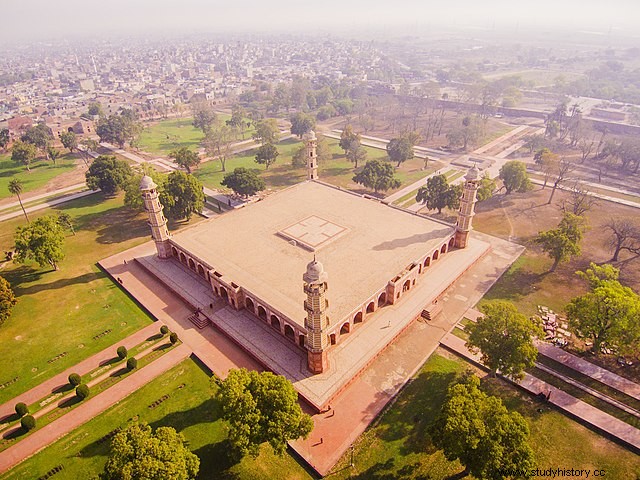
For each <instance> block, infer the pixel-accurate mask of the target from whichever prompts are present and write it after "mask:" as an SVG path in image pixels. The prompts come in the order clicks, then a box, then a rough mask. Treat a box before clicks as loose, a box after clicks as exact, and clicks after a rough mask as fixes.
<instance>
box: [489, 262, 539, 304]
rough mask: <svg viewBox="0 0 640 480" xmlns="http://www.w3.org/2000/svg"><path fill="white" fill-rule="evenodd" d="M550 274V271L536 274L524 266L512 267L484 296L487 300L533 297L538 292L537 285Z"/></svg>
mask: <svg viewBox="0 0 640 480" xmlns="http://www.w3.org/2000/svg"><path fill="white" fill-rule="evenodd" d="M548 274H549V272H548V271H545V272H543V273H535V272H532V271H530V270H528V269H526V268H525V267H523V266H519V267H518V266H512V267H511V268H510V269H509V270H507V271H506V272H505V273H504V274H502V277H500V278H499V279H498V281H497V282H496V283H495V284H494V285H493V287H491V289H490V290H489V291H488V292H487V294H486V295H485V296H484V298H485V299H486V300H510V301H515V300H517V299H519V298H523V297H526V296H528V295H531V294H532V293H534V292H535V291H536V290H538V287H537V285H538V284H539V283H540V282H541V281H542V280H544V278H545V277H546V276H547V275H548Z"/></svg>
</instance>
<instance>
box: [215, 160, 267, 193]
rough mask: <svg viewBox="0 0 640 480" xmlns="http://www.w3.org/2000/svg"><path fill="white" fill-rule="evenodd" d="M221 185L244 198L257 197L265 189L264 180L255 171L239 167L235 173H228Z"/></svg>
mask: <svg viewBox="0 0 640 480" xmlns="http://www.w3.org/2000/svg"><path fill="white" fill-rule="evenodd" d="M220 184H221V185H224V186H225V187H228V188H230V189H231V190H233V191H234V192H235V193H236V194H238V195H242V196H243V197H248V196H250V195H255V194H256V193H258V192H259V191H260V190H264V188H265V184H264V180H263V179H262V178H260V177H259V176H258V174H257V173H256V172H254V171H253V170H249V169H247V168H244V167H238V168H236V169H235V170H234V171H233V172H231V173H227V174H226V175H225V176H224V178H223V179H222V182H220Z"/></svg>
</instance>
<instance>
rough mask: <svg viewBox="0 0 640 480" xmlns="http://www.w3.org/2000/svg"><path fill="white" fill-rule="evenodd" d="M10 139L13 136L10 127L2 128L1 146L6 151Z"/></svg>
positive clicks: (0, 132) (0, 133)
mask: <svg viewBox="0 0 640 480" xmlns="http://www.w3.org/2000/svg"><path fill="white" fill-rule="evenodd" d="M10 141H11V136H10V135H9V129H8V128H2V129H0V148H1V149H2V150H4V151H6V150H7V145H9V142H10Z"/></svg>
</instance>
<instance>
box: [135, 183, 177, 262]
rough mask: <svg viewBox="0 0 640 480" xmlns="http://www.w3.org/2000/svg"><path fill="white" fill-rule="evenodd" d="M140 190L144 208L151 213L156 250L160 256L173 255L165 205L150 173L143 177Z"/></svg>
mask: <svg viewBox="0 0 640 480" xmlns="http://www.w3.org/2000/svg"><path fill="white" fill-rule="evenodd" d="M140 191H141V192H142V199H143V201H144V209H145V210H146V211H147V213H148V214H149V222H148V223H149V226H150V227H151V237H152V238H153V241H154V242H156V250H157V251H158V257H159V258H169V257H171V244H170V243H169V230H167V219H166V218H164V215H163V213H162V210H163V208H164V207H163V206H162V204H161V203H160V200H159V199H158V186H157V185H156V184H155V183H154V182H153V180H152V178H151V177H149V176H148V175H145V176H144V177H142V181H141V182H140Z"/></svg>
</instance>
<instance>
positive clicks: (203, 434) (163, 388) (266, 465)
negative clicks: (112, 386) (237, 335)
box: [0, 359, 311, 480]
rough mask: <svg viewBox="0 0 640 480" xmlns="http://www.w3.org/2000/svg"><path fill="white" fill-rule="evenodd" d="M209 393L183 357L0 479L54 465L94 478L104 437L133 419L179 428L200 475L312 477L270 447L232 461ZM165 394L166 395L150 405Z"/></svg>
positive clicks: (204, 376)
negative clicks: (255, 454)
mask: <svg viewBox="0 0 640 480" xmlns="http://www.w3.org/2000/svg"><path fill="white" fill-rule="evenodd" d="M212 393H213V390H212V387H211V385H210V381H209V374H208V373H207V372H205V371H204V370H203V369H201V367H200V366H199V364H198V363H196V362H195V361H193V360H190V359H189V360H185V361H184V362H182V363H181V364H179V365H177V366H176V367H174V368H173V369H171V370H169V371H168V372H167V373H165V374H163V375H161V376H160V377H158V378H156V379H155V380H153V381H152V382H150V383H149V384H147V385H145V386H144V387H143V388H141V389H140V390H138V391H137V392H135V393H134V394H132V395H130V396H129V397H127V398H126V399H125V400H123V401H122V402H120V403H119V404H117V405H115V406H113V407H112V408H110V409H109V410H107V411H106V412H104V413H102V414H101V415H99V416H98V417H96V418H95V419H93V420H92V421H91V422H89V423H87V424H86V425H84V426H82V427H81V428H79V429H77V430H75V431H74V432H72V433H70V434H69V435H67V436H66V437H63V438H62V439H61V440H59V441H57V442H56V443H54V444H52V445H51V446H49V447H48V448H46V449H45V450H43V451H42V452H40V453H38V454H36V455H35V456H33V457H31V458H30V459H28V460H26V461H25V462H24V463H22V464H20V465H18V466H17V467H16V468H14V469H13V470H12V471H10V472H9V473H7V474H5V475H4V476H2V477H0V478H2V479H3V480H9V479H18V478H38V476H40V475H44V474H45V473H46V472H48V471H49V470H51V469H53V468H54V467H56V466H58V465H62V466H63V467H64V469H63V470H62V471H61V472H60V473H59V474H58V475H56V478H60V479H76V478H92V476H93V475H97V474H98V473H99V472H100V471H101V470H102V468H103V467H104V464H105V462H106V457H107V455H108V449H109V441H108V439H106V438H105V436H106V435H108V434H109V433H110V432H112V431H113V430H114V429H116V428H119V427H125V426H126V425H127V424H128V423H129V421H130V420H131V419H134V418H135V419H137V420H139V421H142V422H147V423H149V424H150V425H151V426H152V427H153V428H157V427H161V426H171V427H174V428H175V429H176V430H178V431H179V432H181V433H182V434H183V435H184V436H185V438H186V440H187V442H188V443H189V448H190V449H191V451H193V452H195V453H196V454H197V455H198V456H199V457H200V475H199V476H198V478H202V479H211V478H228V479H235V478H237V479H253V478H255V479H258V478H281V479H283V480H285V479H286V480H299V479H300V480H301V479H309V478H311V477H310V475H309V474H308V473H307V472H306V471H305V470H304V469H303V468H302V467H301V466H300V465H299V464H298V463H297V462H296V461H295V460H294V459H293V458H292V457H291V456H290V455H288V454H285V456H283V457H277V456H275V455H274V454H273V453H272V451H271V450H270V447H269V448H266V447H265V448H263V449H262V453H261V454H260V456H259V457H258V458H257V459H252V458H250V457H249V458H245V459H243V460H242V461H241V462H240V463H237V464H233V463H232V462H230V461H229V460H228V459H227V456H226V454H227V452H228V445H227V443H226V441H225V439H226V431H225V426H224V424H223V422H222V421H220V420H219V419H218V418H219V411H218V406H217V404H216V402H215V401H214V400H213V399H212V398H211V395H212ZM165 395H169V397H168V398H167V399H165V400H164V401H162V402H161V403H160V404H159V405H157V406H155V407H151V404H153V403H154V402H155V401H156V400H158V399H160V398H162V397H164V396H165Z"/></svg>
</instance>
